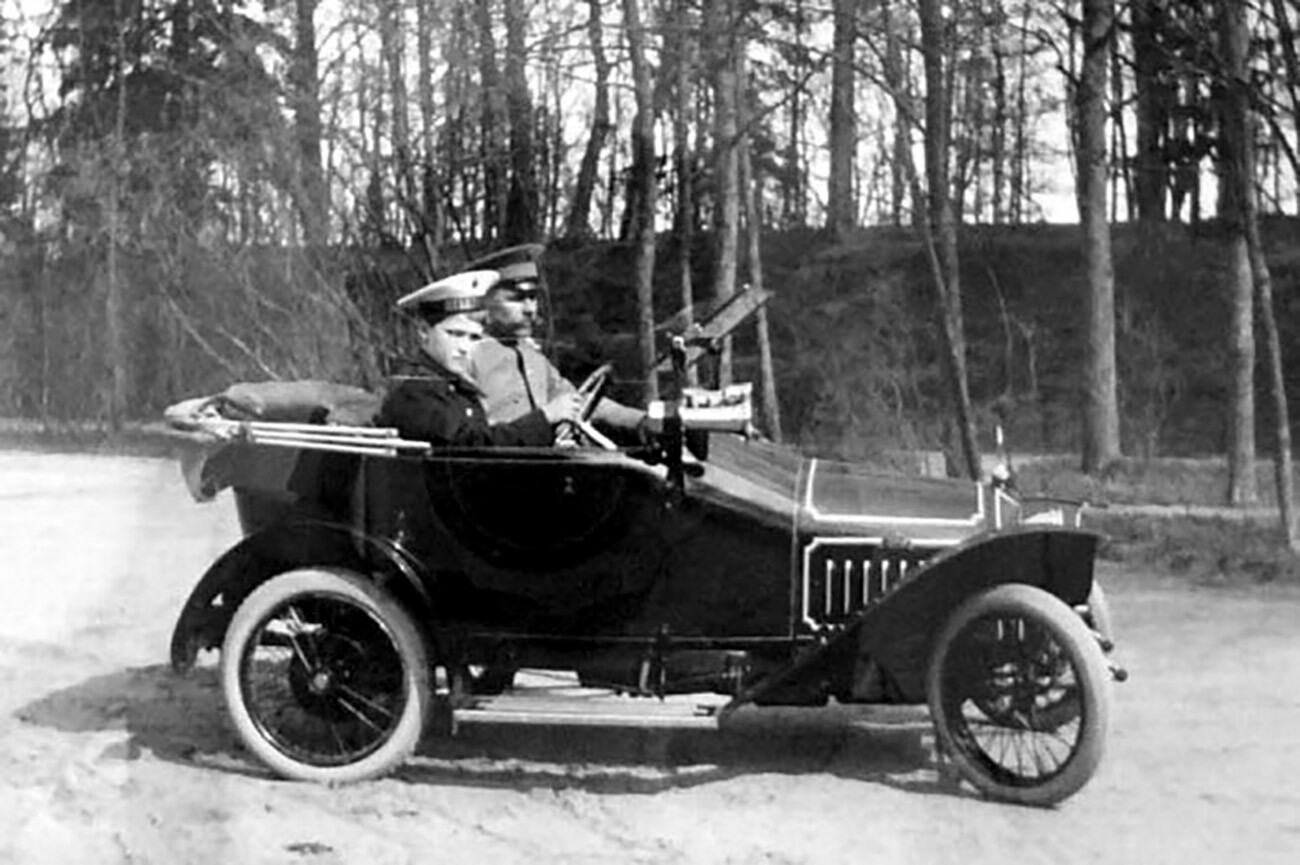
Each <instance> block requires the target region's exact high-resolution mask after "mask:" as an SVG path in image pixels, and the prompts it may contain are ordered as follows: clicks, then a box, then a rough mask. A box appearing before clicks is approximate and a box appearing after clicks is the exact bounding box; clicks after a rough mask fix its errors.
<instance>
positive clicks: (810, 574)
mask: <svg viewBox="0 0 1300 865" xmlns="http://www.w3.org/2000/svg"><path fill="white" fill-rule="evenodd" d="M931 555H933V551H932V550H918V549H913V548H889V547H885V546H882V545H880V544H865V543H860V542H859V543H851V544H850V543H838V542H834V541H826V540H823V539H818V540H814V541H813V542H812V543H810V544H809V545H808V548H807V550H806V552H805V555H804V577H803V610H802V612H803V623H804V625H806V626H807V627H809V628H812V629H821V628H825V627H827V626H835V625H840V624H843V623H845V622H847V621H848V620H849V619H850V618H852V617H853V615H854V614H855V613H857V612H858V611H859V610H861V609H863V608H864V607H866V606H868V605H870V604H872V603H874V602H875V601H878V600H880V599H881V598H883V597H884V596H885V595H887V594H888V593H889V592H890V591H892V590H893V589H894V588H895V587H896V586H897V585H898V584H899V583H900V582H902V581H903V580H904V579H905V578H906V577H907V574H908V573H909V572H910V571H913V570H915V569H916V568H917V567H919V566H920V565H921V564H922V563H923V562H924V561H925V560H926V559H928V558H929V557H930V556H931Z"/></svg>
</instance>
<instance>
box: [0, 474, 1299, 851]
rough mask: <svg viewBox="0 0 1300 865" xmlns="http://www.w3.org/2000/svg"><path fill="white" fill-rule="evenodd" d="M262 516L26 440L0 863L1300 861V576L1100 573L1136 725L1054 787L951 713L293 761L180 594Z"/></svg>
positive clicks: (495, 740) (6, 680) (494, 739)
mask: <svg viewBox="0 0 1300 865" xmlns="http://www.w3.org/2000/svg"><path fill="white" fill-rule="evenodd" d="M236 535H237V527H236V524H235V521H234V516H233V505H232V503H231V501H230V500H229V498H222V499H219V500H218V501H217V502H215V503H213V504H209V505H195V504H193V503H191V502H190V500H189V499H188V497H187V494H186V492H185V490H184V488H183V485H182V483H181V481H180V477H179V471H178V469H177V466H176V465H175V464H173V463H170V462H167V461H160V460H148V459H126V458H104V457H90V456H85V457H78V456H67V455H59V456H55V455H39V454H31V453H17V452H0V609H3V610H4V611H5V614H4V616H3V617H0V742H3V746H2V747H0V862H15V863H45V862H49V863H80V862H87V863H89V862H94V863H167V865H180V863H189V862H194V863H218V862H220V863H291V862H292V863H299V862H311V863H335V862H339V863H342V862H347V863H375V865H380V863H405V862H412V863H414V862H432V861H439V862H456V863H460V862H487V863H496V862H500V863H514V862H520V863H523V862H529V863H537V862H555V863H602V865H604V863H616V862H617V863H652V862H653V863H660V862H662V863H678V862H685V863H724V862H728V863H730V862H734V863H796V862H798V863H805V862H806V863H837V862H848V861H856V862H871V863H958V862H960V863H985V862H987V863H1003V862H1007V861H1015V862H1017V863H1037V862H1044V863H1046V862H1051V863H1071V862H1105V863H1129V862H1132V863H1165V862H1168V863H1179V865H1189V863H1216V865H1218V863H1224V862H1233V863H1240V865H1254V863H1273V862H1276V863H1283V862H1286V863H1294V862H1297V861H1300V784H1298V783H1297V775H1298V774H1300V676H1298V675H1297V671H1298V670H1300V591H1296V590H1294V589H1286V588H1263V589H1252V590H1249V591H1247V590H1235V589H1224V588H1209V587H1195V586H1192V587H1189V586H1186V585H1180V584H1179V583H1176V582H1174V581H1172V580H1168V579H1162V578H1158V577H1155V576H1152V575H1146V574H1136V573H1129V572H1124V571H1120V570H1117V569H1114V568H1109V569H1106V570H1105V571H1104V573H1103V576H1104V579H1105V581H1106V585H1107V589H1108V591H1109V593H1110V596H1111V600H1112V605H1113V606H1114V612H1115V618H1116V620H1117V627H1118V631H1119V634H1120V639H1121V642H1122V645H1121V651H1122V656H1123V660H1124V661H1125V662H1126V664H1127V665H1128V666H1129V667H1130V669H1131V670H1132V673H1133V676H1132V679H1131V680H1130V681H1129V682H1128V683H1127V684H1124V685H1121V686H1118V687H1117V688H1116V691H1115V694H1116V711H1115V713H1114V723H1113V729H1112V736H1111V739H1110V749H1109V752H1108V754H1107V756H1106V759H1105V761H1104V762H1103V765H1102V768H1101V771H1100V772H1099V774H1098V775H1097V776H1096V778H1094V780H1093V782H1092V783H1091V784H1090V785H1089V786H1088V787H1086V788H1085V789H1084V790H1083V791H1082V792H1081V793H1080V794H1078V795H1077V796H1075V797H1074V798H1072V799H1071V800H1069V801H1068V802H1066V803H1064V804H1063V805H1062V806H1060V807H1058V808H1056V809H1053V810H1033V809H1026V808H1018V807H1013V806H1007V805H998V804H993V803H989V802H985V801H982V800H981V799H979V798H977V797H976V796H974V795H973V794H972V793H970V791H968V790H964V789H958V788H954V787H952V786H951V785H948V784H945V783H943V782H942V781H941V779H940V778H939V775H938V773H937V771H936V769H935V766H934V764H933V762H932V758H931V754H930V750H929V737H928V735H923V734H922V733H919V732H916V730H915V728H912V729H908V728H903V729H898V728H883V727H878V726H871V725H864V724H861V723H859V722H856V721H854V720H852V719H846V718H845V717H844V716H834V715H832V716H829V717H828V716H827V715H817V714H814V713H808V712H781V713H774V714H771V715H768V716H764V717H763V718H761V719H758V720H755V721H754V722H753V723H750V724H748V725H747V726H746V727H745V729H743V730H741V731H739V732H736V733H732V734H727V735H722V734H718V733H708V732H701V731H676V732H663V731H655V732H652V731H645V730H596V731H593V730H589V729H575V728H571V727H570V728H563V727H557V728H541V729H536V730H529V731H523V730H520V729H519V728H503V727H474V728H465V730H464V733H463V735H462V736H461V737H460V738H458V739H457V740H455V741H454V742H452V743H446V742H437V741H435V742H430V743H428V744H427V745H426V746H424V747H422V749H421V752H420V754H419V755H418V756H417V757H416V758H415V759H414V760H412V761H411V762H410V763H409V764H408V765H407V766H406V767H404V768H403V769H402V770H401V771H399V772H398V773H397V774H395V775H394V776H392V777H389V778H386V779H383V780H379V781H374V782H369V783H365V784H360V785H355V786H352V787H346V788H340V789H330V788H327V787H320V786H312V785H306V784H293V783H288V782H282V781H278V780H274V779H271V778H269V777H267V775H266V774H265V773H264V772H263V771H262V770H261V769H260V768H259V767H258V766H257V765H256V764H255V763H253V762H252V761H251V760H250V759H249V758H248V757H247V755H246V754H244V753H243V752H242V750H241V748H240V747H239V744H238V743H237V741H236V739H235V737H234V735H233V733H232V732H231V730H230V728H229V726H228V724H227V722H226V718H225V713H224V708H223V705H222V701H221V696H220V693H219V690H218V687H217V683H216V677H215V674H214V670H213V669H212V667H211V666H208V667H206V668H203V669H200V670H199V671H198V672H197V673H196V674H195V675H193V676H191V677H188V678H177V677H174V676H173V675H172V674H171V673H170V672H169V671H168V669H167V668H166V666H165V660H166V655H167V641H168V637H169V634H170V629H171V626H172V623H173V621H174V618H175V615H176V613H177V612H178V611H179V609H180V606H181V603H182V602H183V600H184V598H185V596H186V594H187V593H188V590H189V588H190V587H191V586H192V584H193V583H194V581H195V580H196V579H197V578H198V576H199V575H200V574H201V573H202V571H203V569H204V568H205V567H206V566H207V564H208V563H209V562H210V561H211V560H212V559H213V558H215V557H216V556H217V555H218V554H219V552H220V551H221V550H223V549H224V548H225V547H226V546H227V545H228V544H229V543H230V542H231V541H233V540H234V538H235V537H236Z"/></svg>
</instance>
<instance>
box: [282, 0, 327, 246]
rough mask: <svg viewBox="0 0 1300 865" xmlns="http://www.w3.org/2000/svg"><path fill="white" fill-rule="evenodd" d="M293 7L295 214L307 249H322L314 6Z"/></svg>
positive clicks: (310, 0)
mask: <svg viewBox="0 0 1300 865" xmlns="http://www.w3.org/2000/svg"><path fill="white" fill-rule="evenodd" d="M317 2H318V0H297V2H296V4H295V6H294V11H295V14H294V19H293V23H294V28H293V32H294V43H293V64H292V66H291V71H290V76H289V77H290V85H291V92H292V94H293V95H292V104H293V117H294V131H295V137H296V138H297V143H298V176H299V178H300V180H299V188H298V190H297V193H298V212H299V214H300V218H301V219H302V227H303V239H304V240H305V241H306V242H307V245H308V246H315V247H320V246H324V244H325V240H326V236H327V233H328V227H329V221H328V220H329V190H328V189H327V188H326V186H325V171H324V168H323V167H322V165H321V116H320V78H319V75H320V73H319V69H318V66H319V62H318V59H317V49H316V4H317Z"/></svg>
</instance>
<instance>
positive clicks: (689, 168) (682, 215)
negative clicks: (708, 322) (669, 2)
mask: <svg viewBox="0 0 1300 865" xmlns="http://www.w3.org/2000/svg"><path fill="white" fill-rule="evenodd" d="M593 2H594V0H593ZM689 16H690V3H689V0H676V2H675V3H674V5H673V24H674V27H675V28H676V29H675V32H674V43H675V45H676V61H677V67H676V71H677V77H676V82H675V84H676V95H677V106H676V109H677V110H676V112H675V113H674V116H673V148H674V150H675V151H676V154H675V157H674V162H675V164H676V174H677V209H676V212H675V213H674V214H673V229H674V231H673V233H674V235H675V236H676V238H677V285H678V295H679V297H680V302H681V306H682V310H683V312H684V313H685V315H686V320H685V321H683V322H682V327H683V328H688V327H690V326H691V324H692V322H693V320H694V315H693V313H692V306H693V304H694V303H695V284H694V276H693V275H692V273H691V262H692V260H693V258H694V251H695V191H694V190H695V171H694V165H695V155H694V151H693V150H692V148H691V110H692V106H693V105H694V99H693V97H694V95H695V88H694V86H693V82H694V80H695V73H696V67H697V65H698V64H697V63H696V59H697V58H696V51H695V50H694V48H695V40H694V37H693V36H692V33H694V32H695V31H694V29H693V28H692V27H691V26H690V19H689ZM686 378H687V384H688V385H690V386H692V387H694V386H695V385H697V384H699V374H698V372H697V370H696V368H695V365H694V364H692V365H691V366H690V367H688V368H687V370H686Z"/></svg>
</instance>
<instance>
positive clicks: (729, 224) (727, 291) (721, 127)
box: [704, 0, 740, 386]
mask: <svg viewBox="0 0 1300 865" xmlns="http://www.w3.org/2000/svg"><path fill="white" fill-rule="evenodd" d="M706 15H707V16H708V20H707V21H706V22H705V27H704V31H705V32H706V33H708V34H710V36H711V39H712V46H713V52H712V54H713V56H712V58H711V59H712V66H713V112H714V116H713V166H714V169H713V170H714V182H715V184H716V188H717V206H716V211H717V221H716V225H715V228H716V230H717V234H718V239H717V244H718V246H717V264H716V269H715V270H714V279H713V296H714V297H715V298H716V299H717V300H719V301H723V300H726V299H727V298H729V297H731V296H732V294H734V293H735V290H736V252H737V247H738V245H739V234H740V194H739V190H738V189H737V186H738V179H737V158H736V134H737V120H736V53H737V51H738V50H739V49H738V47H737V46H736V44H735V43H736V34H735V30H734V24H733V20H732V4H731V2H730V0H707V5H706ZM731 377H732V372H731V338H730V337H727V338H724V339H723V341H722V351H721V352H720V353H719V355H718V384H719V385H720V386H725V385H728V384H731Z"/></svg>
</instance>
